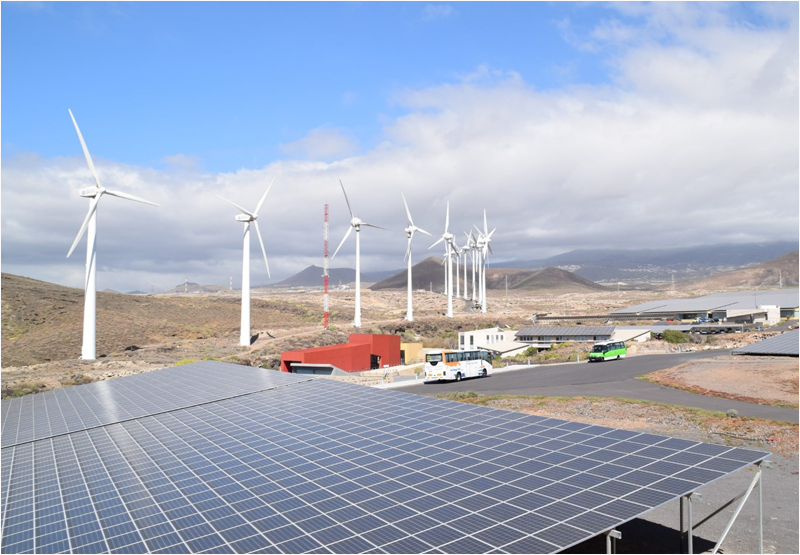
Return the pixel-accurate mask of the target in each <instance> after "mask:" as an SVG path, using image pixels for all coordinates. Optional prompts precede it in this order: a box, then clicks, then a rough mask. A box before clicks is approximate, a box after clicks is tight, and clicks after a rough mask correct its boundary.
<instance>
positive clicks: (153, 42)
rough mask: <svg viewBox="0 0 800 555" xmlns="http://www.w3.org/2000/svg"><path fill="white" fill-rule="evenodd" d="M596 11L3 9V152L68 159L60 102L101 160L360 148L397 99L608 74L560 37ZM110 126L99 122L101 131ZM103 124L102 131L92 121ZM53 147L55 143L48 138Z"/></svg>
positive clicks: (396, 110)
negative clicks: (311, 144) (479, 85)
mask: <svg viewBox="0 0 800 555" xmlns="http://www.w3.org/2000/svg"><path fill="white" fill-rule="evenodd" d="M605 11H606V10H605V8H604V7H603V6H602V5H599V4H556V5H552V4H529V3H516V4H497V3H491V4H486V3H480V2H476V3H463V4H424V3H330V4H326V3H322V4H313V5H309V4H305V3H294V2H290V3H261V2H245V3H213V2H208V3H197V4H193V3H188V4H187V3H167V2H164V3H162V2H153V3H108V4H106V3H98V4H94V3H92V4H89V3H77V4H76V3H63V4H45V5H39V4H37V5H36V6H28V5H27V4H12V3H9V4H5V5H4V15H5V17H4V23H3V39H2V40H3V55H2V58H3V59H2V62H3V73H4V76H6V79H5V84H4V87H3V96H4V100H5V103H6V104H7V105H9V106H13V107H14V110H7V111H5V113H4V120H5V121H4V133H3V155H4V156H6V155H8V154H9V153H13V152H14V151H15V150H25V151H35V152H38V153H40V154H42V155H45V156H63V155H69V154H71V153H72V152H73V150H74V146H75V145H74V137H73V133H72V130H71V129H70V128H69V127H68V126H64V125H63V123H64V121H63V120H64V112H65V107H67V106H69V107H71V108H72V110H73V112H75V113H76V114H77V115H78V117H79V118H80V121H81V122H83V123H84V124H85V125H87V126H92V127H95V128H96V129H97V131H95V138H94V142H95V143H99V144H103V145H108V147H105V146H104V147H103V148H104V149H106V148H107V150H104V153H105V155H106V156H108V157H111V158H114V159H118V160H125V161H126V162H128V163H134V164H142V165H147V166H157V165H158V164H160V163H162V160H161V158H162V157H163V156H164V155H165V153H170V152H173V151H175V150H176V149H177V151H179V152H182V153H185V154H187V155H192V156H197V157H198V158H199V159H200V160H202V162H203V167H204V168H205V169H207V170H211V171H235V170H237V169H239V168H243V167H245V168H253V167H261V166H263V165H265V164H266V163H268V162H270V161H272V160H274V159H276V158H281V157H287V155H286V154H285V153H283V152H281V150H280V148H279V145H280V144H285V143H290V142H292V141H295V140H297V139H299V138H301V137H303V136H304V135H305V134H306V133H307V131H308V130H309V129H313V128H317V127H321V126H327V127H332V128H346V129H347V130H348V132H349V133H350V134H352V137H353V138H355V139H356V140H357V141H358V144H359V145H362V148H369V147H371V146H374V144H375V143H376V141H379V140H380V139H379V137H378V136H379V134H380V129H381V125H382V122H383V121H385V119H386V118H393V117H397V116H398V115H400V114H402V113H404V111H405V110H404V109H403V107H402V106H398V105H397V104H396V103H395V102H394V101H393V96H394V95H395V93H397V92H398V91H402V90H404V89H406V88H424V87H430V86H435V85H437V84H439V83H441V82H448V81H452V80H454V79H457V78H458V76H460V75H467V74H470V73H472V72H474V71H475V68H477V67H478V66H480V65H487V66H489V67H496V68H514V71H516V72H518V73H519V74H520V75H521V76H522V77H523V78H524V79H525V80H526V81H527V82H529V83H531V84H532V86H535V87H536V88H537V89H540V90H546V89H551V88H554V87H562V86H564V85H566V84H570V83H601V82H604V81H607V80H608V79H609V75H608V68H607V67H604V64H603V59H602V56H601V54H600V53H597V52H588V51H579V50H576V49H575V48H573V47H572V46H570V45H569V44H568V43H567V42H566V41H565V40H564V38H562V36H561V34H562V30H561V28H560V27H562V28H563V25H564V22H565V21H566V20H569V21H570V22H571V25H572V26H573V27H576V28H578V29H580V28H585V27H587V26H588V25H590V24H591V22H594V21H597V19H598V18H599V17H601V16H602V14H603V13H604V12H605ZM109 120H111V121H113V125H102V124H103V123H104V122H106V121H109ZM95 124H97V125H95ZM45 137H46V139H45Z"/></svg>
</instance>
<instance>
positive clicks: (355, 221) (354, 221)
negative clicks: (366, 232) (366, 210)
mask: <svg viewBox="0 0 800 555" xmlns="http://www.w3.org/2000/svg"><path fill="white" fill-rule="evenodd" d="M363 224H364V222H363V220H361V218H356V217H355V216H353V219H352V220H350V225H351V226H353V227H354V228H356V231H361V226H362V225H363Z"/></svg>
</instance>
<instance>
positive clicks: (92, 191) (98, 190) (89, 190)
mask: <svg viewBox="0 0 800 555" xmlns="http://www.w3.org/2000/svg"><path fill="white" fill-rule="evenodd" d="M105 190H106V189H105V187H97V186H92V187H84V188H83V189H81V190H80V191H78V194H79V195H80V196H82V197H84V198H93V197H96V196H97V195H102V194H103V193H104V192H105Z"/></svg>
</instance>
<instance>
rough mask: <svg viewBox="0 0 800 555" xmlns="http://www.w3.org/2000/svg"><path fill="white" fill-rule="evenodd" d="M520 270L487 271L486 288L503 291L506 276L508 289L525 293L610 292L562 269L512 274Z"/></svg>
mask: <svg viewBox="0 0 800 555" xmlns="http://www.w3.org/2000/svg"><path fill="white" fill-rule="evenodd" d="M515 271H518V270H509V269H507V268H497V269H494V268H489V269H488V270H487V271H486V287H487V288H490V289H502V288H504V287H505V276H506V275H508V288H509V289H521V290H525V291H548V292H553V293H585V292H593V291H608V288H607V287H604V286H602V285H600V284H598V283H595V282H593V281H589V280H588V279H584V278H582V277H581V276H579V275H577V274H573V273H572V272H568V271H567V270H562V269H560V268H543V269H541V270H526V271H524V273H520V274H512V272H515Z"/></svg>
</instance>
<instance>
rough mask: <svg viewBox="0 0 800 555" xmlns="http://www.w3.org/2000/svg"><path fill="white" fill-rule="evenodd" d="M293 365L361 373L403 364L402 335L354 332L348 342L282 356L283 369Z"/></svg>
mask: <svg viewBox="0 0 800 555" xmlns="http://www.w3.org/2000/svg"><path fill="white" fill-rule="evenodd" d="M293 363H302V364H331V365H333V366H336V367H337V368H341V369H342V370H345V371H347V372H360V371H362V370H372V369H374V368H383V367H384V366H397V365H398V364H400V336H399V335H372V334H362V333H351V334H350V338H349V340H348V342H347V343H343V344H341V345H330V346H328V347H314V348H311V349H300V350H298V351H286V352H284V353H281V370H282V371H283V372H291V371H292V364H293Z"/></svg>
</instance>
